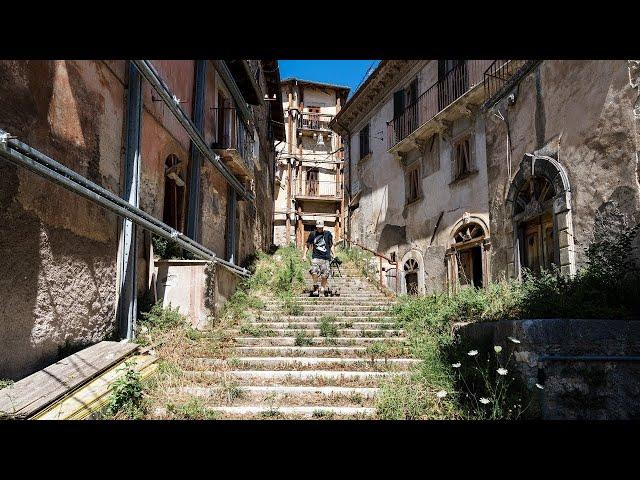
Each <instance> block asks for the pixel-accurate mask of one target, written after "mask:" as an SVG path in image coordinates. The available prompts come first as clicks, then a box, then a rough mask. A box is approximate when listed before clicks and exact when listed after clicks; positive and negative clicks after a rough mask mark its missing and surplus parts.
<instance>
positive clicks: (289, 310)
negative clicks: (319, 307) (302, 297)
mask: <svg viewBox="0 0 640 480" xmlns="http://www.w3.org/2000/svg"><path fill="white" fill-rule="evenodd" d="M283 308H284V311H285V313H286V314H287V315H302V313H303V312H304V308H302V306H301V305H300V304H299V303H298V302H296V301H295V300H294V299H293V298H292V297H291V296H286V297H284V302H283Z"/></svg>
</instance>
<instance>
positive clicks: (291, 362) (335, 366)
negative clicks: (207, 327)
mask: <svg viewBox="0 0 640 480" xmlns="http://www.w3.org/2000/svg"><path fill="white" fill-rule="evenodd" d="M419 362H420V360H417V359H413V358H388V359H383V358H376V359H374V360H373V361H372V360H371V359H366V358H362V357H238V358H229V359H217V358H200V359H197V362H196V363H197V364H201V365H203V366H205V368H206V367H229V368H237V369H245V368H246V369H253V370H262V369H271V370H294V369H295V370H297V371H304V370H349V369H351V370H353V369H358V370H362V371H367V372H368V371H377V372H379V371H390V370H404V371H406V370H408V369H409V368H411V367H412V366H413V365H416V364H417V363H419Z"/></svg>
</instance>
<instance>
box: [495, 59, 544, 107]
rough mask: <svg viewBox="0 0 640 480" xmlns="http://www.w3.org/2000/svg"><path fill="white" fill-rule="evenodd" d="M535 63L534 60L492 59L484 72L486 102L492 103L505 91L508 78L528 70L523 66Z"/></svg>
mask: <svg viewBox="0 0 640 480" xmlns="http://www.w3.org/2000/svg"><path fill="white" fill-rule="evenodd" d="M535 63H537V62H536V61H535V60H494V61H493V63H492V64H491V65H489V67H488V68H487V69H486V70H485V72H484V92H485V98H486V99H487V100H486V103H487V104H488V105H492V104H494V103H495V102H496V101H497V100H498V99H499V98H500V97H501V95H502V94H504V93H505V89H508V85H507V83H508V82H509V80H510V79H513V78H514V77H515V76H516V74H517V73H519V72H522V73H524V72H523V71H524V70H527V71H528V69H527V68H525V67H526V66H533V64H535Z"/></svg>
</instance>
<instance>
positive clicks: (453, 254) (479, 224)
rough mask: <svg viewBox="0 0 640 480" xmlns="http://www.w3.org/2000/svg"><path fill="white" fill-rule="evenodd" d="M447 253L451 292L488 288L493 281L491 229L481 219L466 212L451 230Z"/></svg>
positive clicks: (448, 280)
mask: <svg viewBox="0 0 640 480" xmlns="http://www.w3.org/2000/svg"><path fill="white" fill-rule="evenodd" d="M450 238H451V244H450V247H449V249H448V250H447V253H446V262H447V285H448V288H449V292H451V293H453V292H456V291H458V289H459V288H465V287H476V288H483V287H485V286H486V285H487V284H488V283H489V280H490V278H491V277H490V270H489V249H490V247H491V241H490V239H489V227H488V225H487V222H486V221H485V220H484V219H483V218H482V217H480V216H477V215H471V214H469V213H468V212H465V214H464V215H463V217H462V218H461V219H460V220H458V222H456V223H455V225H454V226H453V227H452V229H451V234H450Z"/></svg>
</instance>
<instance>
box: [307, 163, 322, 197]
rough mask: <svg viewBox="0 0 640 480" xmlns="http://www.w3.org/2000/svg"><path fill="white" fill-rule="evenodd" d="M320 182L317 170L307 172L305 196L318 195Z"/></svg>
mask: <svg viewBox="0 0 640 480" xmlns="http://www.w3.org/2000/svg"><path fill="white" fill-rule="evenodd" d="M319 189H320V182H319V181H318V170H315V169H312V170H307V195H309V196H317V195H318V194H319Z"/></svg>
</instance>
